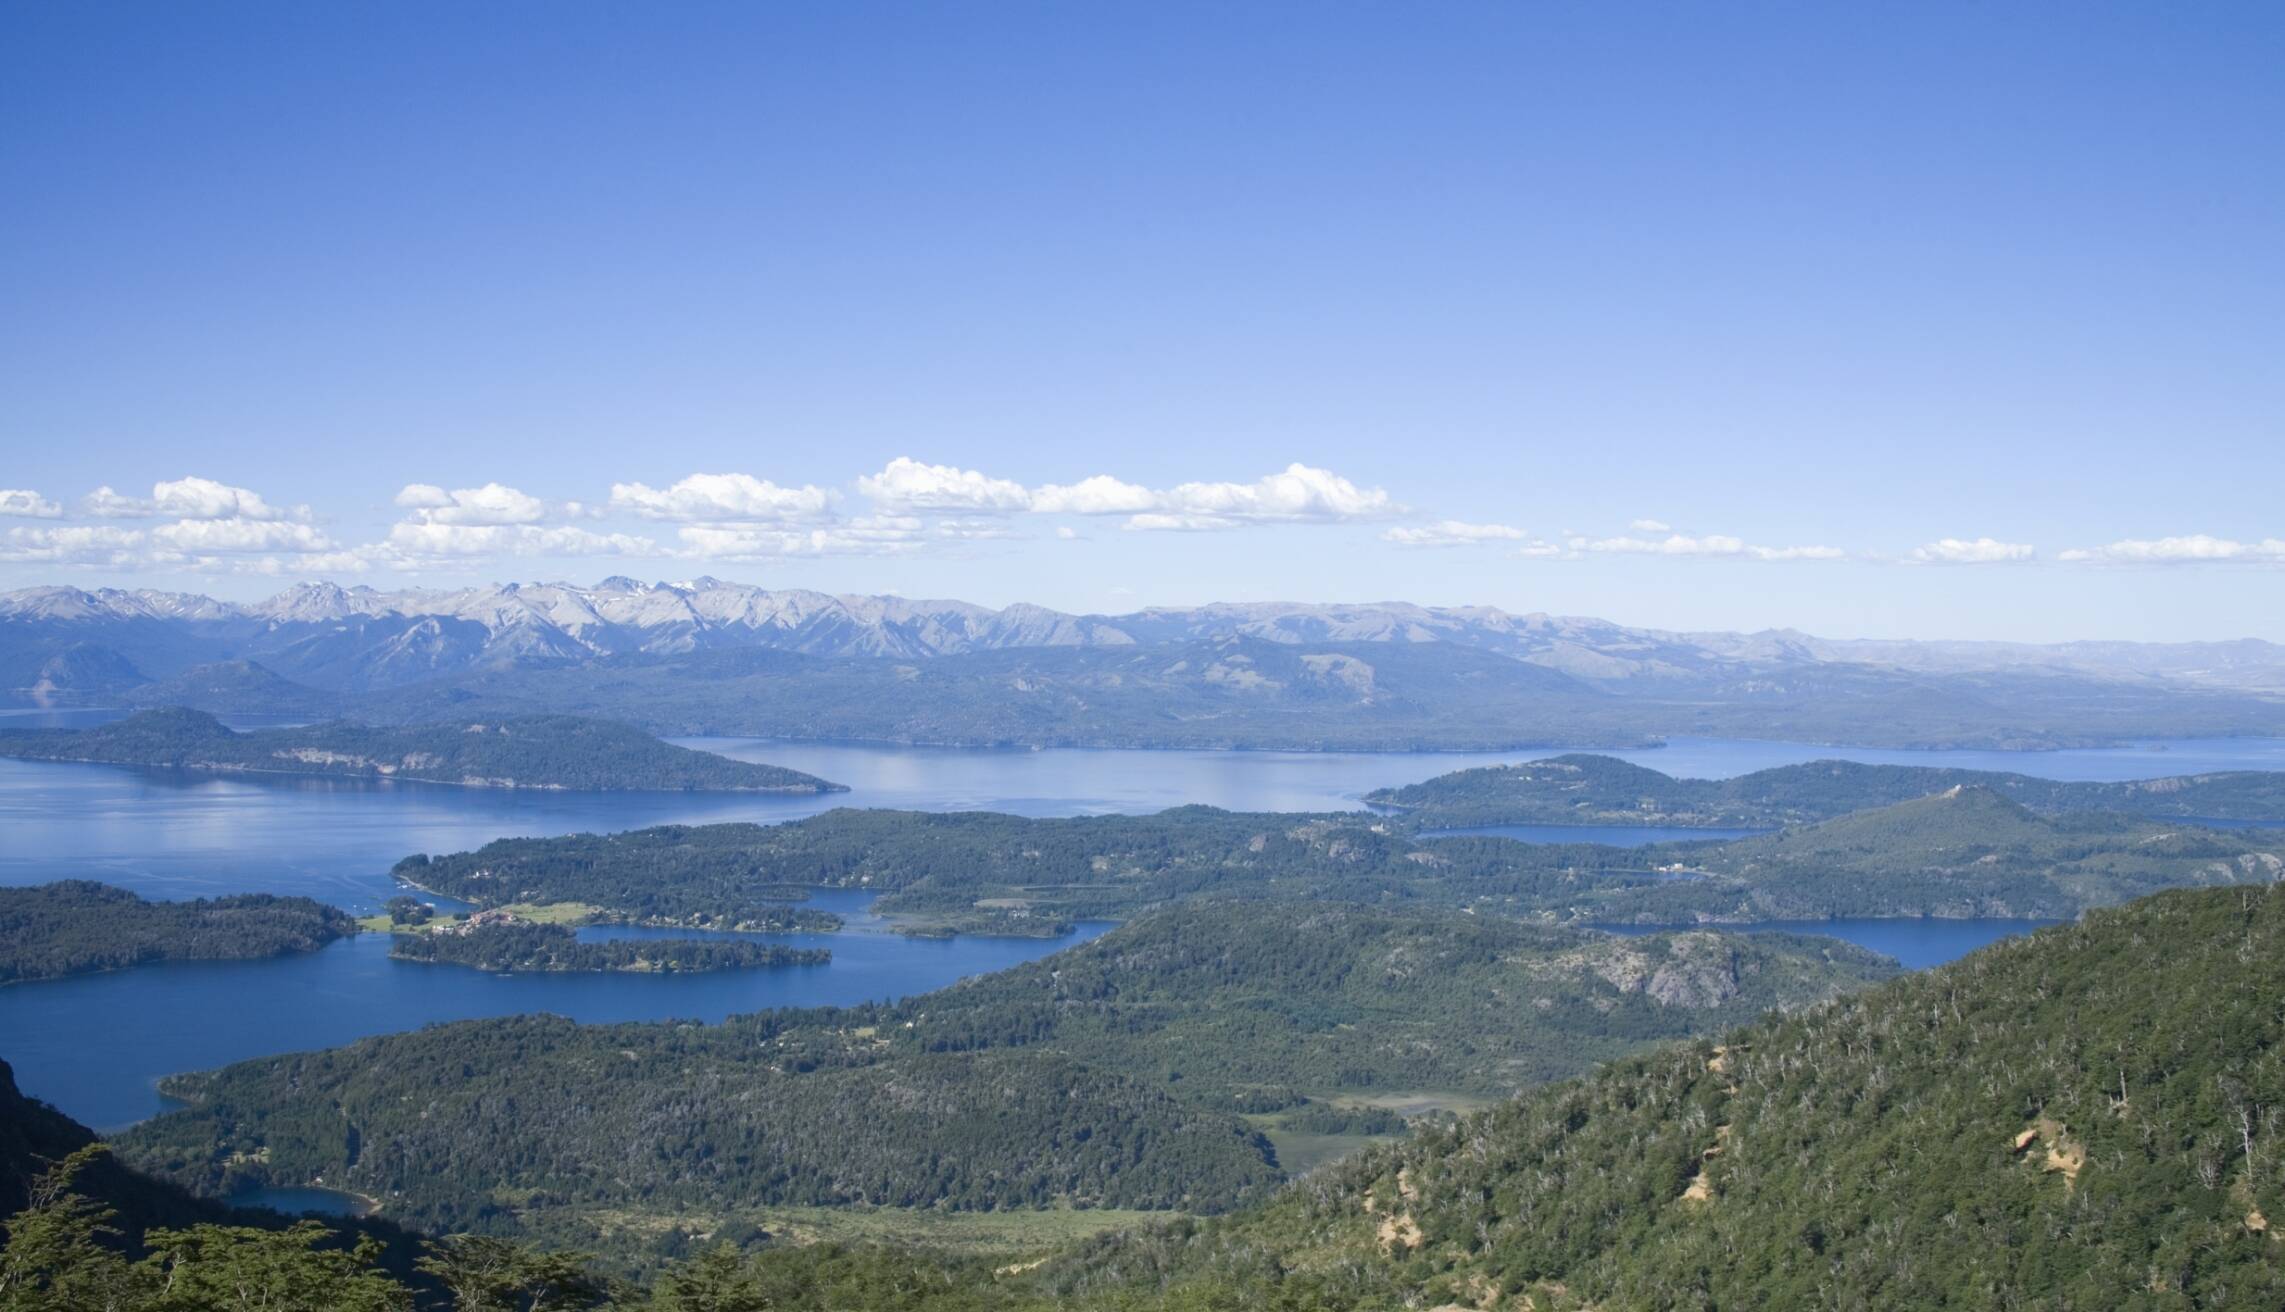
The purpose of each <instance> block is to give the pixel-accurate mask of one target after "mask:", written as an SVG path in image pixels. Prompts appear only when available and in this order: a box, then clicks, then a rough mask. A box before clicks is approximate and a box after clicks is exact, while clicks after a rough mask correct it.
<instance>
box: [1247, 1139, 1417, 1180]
mask: <svg viewBox="0 0 2285 1312" xmlns="http://www.w3.org/2000/svg"><path fill="white" fill-rule="evenodd" d="M1262 1133H1263V1134H1264V1135H1266V1136H1268V1138H1269V1144H1270V1147H1272V1148H1275V1149H1277V1164H1278V1165H1279V1166H1282V1167H1284V1168H1285V1171H1286V1174H1288V1175H1307V1174H1309V1173H1310V1172H1311V1171H1314V1170H1316V1169H1317V1168H1318V1167H1320V1166H1323V1165H1325V1164H1326V1163H1328V1162H1337V1161H1340V1160H1341V1159H1342V1158H1344V1157H1347V1156H1348V1155H1349V1154H1351V1153H1353V1152H1356V1151H1357V1150H1359V1149H1361V1148H1368V1147H1370V1146H1372V1145H1373V1144H1376V1143H1386V1142H1388V1141H1389V1140H1390V1139H1392V1138H1395V1137H1396V1136H1394V1135H1383V1134H1305V1133H1301V1132H1299V1131H1293V1130H1278V1129H1264V1130H1263V1131H1262Z"/></svg>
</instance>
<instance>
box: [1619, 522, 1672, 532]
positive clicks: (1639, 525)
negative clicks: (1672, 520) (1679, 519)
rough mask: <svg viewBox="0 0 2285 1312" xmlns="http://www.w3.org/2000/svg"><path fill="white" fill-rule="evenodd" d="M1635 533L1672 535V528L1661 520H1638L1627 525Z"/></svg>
mask: <svg viewBox="0 0 2285 1312" xmlns="http://www.w3.org/2000/svg"><path fill="white" fill-rule="evenodd" d="M1627 527H1628V528H1631V529H1633V530H1634V531H1635V532H1637V533H1672V532H1673V531H1674V526H1673V525H1672V524H1669V523H1667V522H1666V521H1665V520H1663V519H1638V520H1636V521H1634V522H1633V523H1632V524H1629V525H1627Z"/></svg>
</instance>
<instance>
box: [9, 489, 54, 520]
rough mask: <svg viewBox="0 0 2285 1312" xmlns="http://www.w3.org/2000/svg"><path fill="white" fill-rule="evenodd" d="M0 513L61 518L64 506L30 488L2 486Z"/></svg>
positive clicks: (30, 517) (27, 516) (29, 517)
mask: <svg viewBox="0 0 2285 1312" xmlns="http://www.w3.org/2000/svg"><path fill="white" fill-rule="evenodd" d="M0 515H12V516H16V517H19V518H23V519H61V518H63V507H62V506H59V505H57V504H56V503H55V502H53V501H50V500H48V499H47V498H46V497H43V496H41V495H40V494H39V493H37V492H34V491H31V490H30V489H28V488H13V487H10V488H0Z"/></svg>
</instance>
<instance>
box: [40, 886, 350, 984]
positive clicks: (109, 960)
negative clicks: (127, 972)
mask: <svg viewBox="0 0 2285 1312" xmlns="http://www.w3.org/2000/svg"><path fill="white" fill-rule="evenodd" d="M356 932H357V922H356V921H355V920H354V919H352V918H351V917H350V916H349V915H348V914H347V913H345V912H342V911H339V910H336V909H335V908H333V907H329V906H326V905H324V904H322V903H318V902H312V901H311V900H309V899H308V898H306V897H274V896H271V895H269V894H266V893H247V894H242V895H239V896H235V897H218V898H200V899H199V900H197V901H195V902H147V901H144V900H143V899H142V898H140V897H137V896H136V895H135V894H133V893H130V892H128V891H127V890H125V889H122V888H113V887H111V886H110V885H108V884H98V883H95V882H93V881H90V880H84V879H71V880H62V881H59V882H57V883H53V884H41V885H37V886H35V887H29V888H0V983H6V982H8V981H11V980H29V979H48V978H52V977H54V976H58V975H77V974H81V973H84V972H87V971H93V970H116V969H118V968H120V967H122V966H137V965H143V964H146V963H148V962H154V961H195V960H226V959H245V958H254V957H276V956H283V955H285V954H286V953H289V952H311V951H315V950H316V949H318V948H321V947H324V946H325V945H326V944H328V943H331V942H332V941H334V940H335V939H337V938H341V937H343V936H345V935H349V934H354V933H356Z"/></svg>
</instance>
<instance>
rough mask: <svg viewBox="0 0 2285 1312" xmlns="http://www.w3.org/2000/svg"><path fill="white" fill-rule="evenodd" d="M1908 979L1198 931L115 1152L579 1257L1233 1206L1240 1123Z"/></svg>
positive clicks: (1722, 948) (574, 1051) (380, 1072)
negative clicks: (752, 1229)
mask: <svg viewBox="0 0 2285 1312" xmlns="http://www.w3.org/2000/svg"><path fill="white" fill-rule="evenodd" d="M1893 970H1894V966H1893V963H1889V962H1886V961H1885V960H1884V959H1882V958H1878V957H1874V956H1872V955H1871V954H1868V953H1864V952H1860V951H1857V950H1855V949H1851V948H1848V947H1845V946H1842V945H1838V944H1835V943H1832V942H1830V941H1827V940H1809V939H1785V938H1781V937H1778V936H1770V937H1766V938H1765V937H1760V936H1753V937H1740V936H1729V935H1719V934H1708V933H1689V934H1678V935H1670V936H1658V937H1651V938H1643V939H1628V940H1617V939H1612V938H1609V937H1607V936H1602V935H1596V934H1591V933H1586V932H1580V931H1566V930H1552V929H1544V928H1538V927H1533V926H1528V925H1522V924H1517V923H1514V922H1504V921H1495V920H1490V919H1488V918H1477V917H1469V916H1464V915H1455V914H1449V913H1404V914H1396V913H1389V912H1380V911H1363V910H1356V909H1338V908H1336V909H1324V908H1312V907H1303V906H1295V905H1290V904H1262V905H1259V906H1251V907H1248V908H1247V909H1246V914H1245V915H1243V916H1231V915H1227V914H1221V913H1218V912H1217V911H1215V910H1214V909H1210V908H1197V909H1178V910H1176V911H1174V912H1171V913H1167V914H1163V915H1159V916H1153V917H1149V918H1146V919H1144V920H1141V921H1138V922H1136V923H1134V924H1131V925H1126V926H1122V927H1121V928H1119V929H1117V930H1114V931H1113V932H1112V933H1110V934H1108V935H1105V936H1104V937H1103V938H1101V939H1098V940H1096V941H1095V942H1093V943H1090V944H1087V945H1085V946H1083V947H1080V948H1077V949H1074V950H1072V951H1070V952H1066V953H1061V954H1058V955H1056V956H1053V957H1049V958H1046V959H1043V960H1041V961H1039V962H1035V963H1032V964H1030V965H1027V966H1023V967H1019V968H1017V969H1014V970H1010V971H1005V972H1001V973H999V974H997V975H993V976H988V977H985V978H983V979H979V980H975V981H970V982H967V983H964V984H960V985H955V986H953V987H951V988H948V989H944V990H941V991H939V992H936V993H933V994H928V995H924V996H921V997H918V998H914V999H910V1000H908V1001H906V1002H904V1003H901V1004H898V1005H895V1006H869V1007H856V1008H845V1009H823V1010H811V1011H790V1012H774V1013H765V1014H763V1015H760V1016H754V1017H743V1018H736V1019H733V1020H731V1021H729V1022H728V1023H726V1024H722V1025H714V1026H686V1025H669V1024H645V1025H617V1026H575V1025H571V1024H569V1023H567V1022H561V1021H556V1020H552V1019H530V1018H527V1019H517V1020H501V1021H482V1022H471V1023H467V1024H460V1025H448V1026H437V1027H432V1028H430V1029H426V1030H422V1031H420V1032H418V1033H415V1034H408V1035H396V1036H389V1037H384V1038H376V1039H369V1040H365V1041H363V1042H360V1043H357V1044H354V1045H351V1046H349V1047H346V1048H341V1049H337V1050H334V1051H331V1052H323V1053H315V1054H303V1055H297V1056H289V1057H278V1058H265V1059H261V1060H257V1061H252V1062H244V1063H240V1064H239V1065H236V1066H232V1067H229V1068H227V1069H225V1070H223V1071H220V1072H217V1073H214V1074H210V1075H201V1076H190V1077H184V1078H181V1079H177V1080H173V1081H170V1082H169V1083H168V1085H167V1092H168V1093H169V1094H170V1095H172V1096H174V1097H178V1098H181V1099H183V1100H184V1101H186V1102H187V1103H189V1104H190V1106H189V1108H188V1109H187V1110H184V1111H181V1112H176V1113H172V1114H169V1115H165V1116H161V1117H159V1118H157V1119H156V1120H153V1121H149V1122H145V1123H144V1124H143V1125H140V1126H138V1127H136V1128H135V1129H133V1130H131V1131H129V1132H128V1133H127V1134H126V1135H125V1136H123V1137H122V1139H121V1144H122V1148H123V1151H125V1152H127V1153H128V1154H129V1155H130V1156H131V1157H132V1158H133V1160H135V1161H136V1162H137V1163H139V1164H141V1165H143V1166H145V1167H148V1168H149V1169H152V1170H154V1171H157V1172H158V1173H160V1174H162V1175H163V1176H165V1177H167V1178H169V1179H173V1180H176V1181H179V1182H181V1183H184V1184H186V1185H190V1186H192V1187H195V1188H198V1189H201V1190H204V1191H207V1192H217V1191H226V1190H228V1189H230V1188H232V1187H234V1186H236V1185H239V1184H243V1183H249V1182H255V1181H272V1182H285V1181H297V1180H306V1179H309V1178H312V1177H315V1176H322V1177H323V1178H325V1179H326V1180H328V1181H331V1182H334V1183H336V1184H338V1185H339V1186H341V1187H345V1188H350V1189H354V1190H356V1191H358V1192H360V1193H365V1194H369V1195H372V1196H375V1197H381V1198H385V1199H387V1200H388V1203H389V1208H390V1212H391V1214H392V1215H396V1216H398V1217H400V1218H402V1219H407V1220H410V1221H414V1222H417V1223H419V1224H422V1225H424V1226H441V1227H446V1228H462V1227H484V1228H487V1229H497V1230H503V1231H510V1232H515V1231H523V1232H531V1233H541V1234H546V1235H550V1236H554V1237H560V1238H568V1239H570V1240H573V1241H576V1242H580V1243H583V1244H589V1243H592V1244H614V1245H619V1246H624V1245H625V1244H627V1243H629V1242H631V1240H630V1239H629V1237H628V1236H627V1235H626V1234H624V1233H621V1234H619V1235H617V1236H610V1235H605V1234H604V1233H602V1231H603V1230H604V1229H605V1228H606V1225H607V1223H608V1222H609V1220H610V1218H613V1217H617V1218H620V1219H621V1224H620V1226H619V1229H620V1230H621V1231H625V1230H626V1229H627V1228H628V1227H627V1226H626V1225H625V1224H624V1218H626V1217H628V1216H629V1215H657V1214H660V1213H666V1214H669V1215H676V1216H684V1217H706V1218H711V1219H710V1220H709V1222H708V1225H709V1226H711V1225H713V1224H716V1223H721V1224H731V1223H734V1222H735V1221H737V1220H738V1218H739V1216H740V1212H739V1209H740V1208H741V1207H748V1208H750V1207H754V1206H758V1205H762V1204H801V1205H812V1204H848V1203H865V1204H878V1205H883V1206H894V1207H921V1208H956V1209H987V1210H988V1209H996V1208H1022V1207H1041V1206H1049V1205H1062V1206H1091V1207H1092V1206H1103V1207H1128V1208H1183V1209H1187V1210H1193V1211H1214V1210H1220V1209H1223V1208H1226V1207H1229V1206H1232V1205H1235V1204H1238V1203H1241V1202H1243V1201H1245V1200H1246V1199H1248V1198H1251V1197H1254V1196H1257V1195H1258V1194H1260V1193H1261V1192H1262V1191H1263V1190H1264V1188H1265V1187H1266V1186H1267V1185H1268V1184H1269V1183H1270V1182H1272V1181H1274V1180H1276V1179H1278V1178H1280V1176H1281V1174H1282V1172H1281V1171H1280V1170H1279V1169H1278V1166H1277V1164H1276V1162H1275V1161H1274V1158H1273V1154H1272V1152H1271V1149H1270V1146H1269V1144H1268V1143H1267V1142H1265V1141H1264V1140H1263V1139H1262V1138H1261V1137H1260V1134H1259V1130H1260V1129H1262V1128H1276V1127H1275V1126H1274V1125H1270V1126H1263V1125H1260V1124H1258V1123H1256V1122H1252V1121H1248V1120H1247V1119H1245V1114H1248V1113H1276V1112H1282V1111H1290V1110H1299V1109H1303V1108H1305V1107H1307V1106H1308V1105H1309V1103H1308V1099H1310V1098H1311V1097H1312V1096H1315V1097H1317V1098H1320V1099H1321V1098H1323V1097H1324V1096H1325V1095H1328V1094H1332V1093H1338V1092H1341V1091H1344V1090H1348V1091H1363V1092H1368V1093H1369V1092H1396V1091H1418V1090H1424V1089H1443V1090H1459V1091H1476V1092H1481V1093H1486V1094H1495V1093H1505V1092H1508V1091H1510V1090H1513V1089H1515V1088H1517V1087H1520V1086H1522V1085H1525V1084H1528V1083H1532V1082H1536V1081H1539V1080H1544V1079H1549V1078H1555V1077H1558V1076H1563V1075H1570V1074H1575V1073H1577V1072H1579V1071H1582V1070H1585V1069H1587V1068H1588V1067H1590V1066H1591V1065H1592V1064H1593V1063H1595V1062H1597V1061H1602V1060H1607V1059H1610V1058H1614V1057H1617V1056H1620V1055H1622V1054H1624V1053H1628V1052H1632V1051H1634V1050H1636V1049H1638V1048H1640V1047H1641V1046H1642V1045H1644V1044H1647V1043H1653V1042H1657V1041H1660V1040H1664V1039H1670V1038H1674V1037H1678V1036H1684V1035H1690V1034H1701V1033H1706V1032H1708V1031H1710V1030H1714V1029H1718V1028H1721V1027H1723V1026H1726V1025H1730V1024H1734V1023H1737V1022H1739V1021H1742V1020H1744V1019H1746V1018H1748V1017H1751V1016H1753V1015H1756V1014H1758V1013H1760V1012H1761V1011H1763V1010H1766V1009H1768V1008H1770V1007H1784V1006H1801V1005H1806V1004H1810V1003H1814V1002H1817V1001H1820V1000H1822V999H1825V998H1828V997H1831V996H1833V995H1834V994H1835V993H1837V992H1840V991H1844V990H1847V989H1850V988H1856V987H1861V986H1862V985H1864V984H1865V983H1867V982H1870V981H1874V980H1878V979H1882V978H1885V977H1887V976H1888V975H1889V974H1890V973H1892V972H1893ZM1296 1128H1306V1123H1305V1124H1304V1125H1303V1126H1299V1127H1296ZM1320 1128H1321V1129H1322V1128H1328V1127H1324V1126H1320ZM1387 1128H1389V1127H1388V1126H1387V1124H1386V1121H1385V1118H1384V1119H1383V1120H1382V1121H1380V1122H1379V1123H1378V1124H1376V1125H1367V1126H1361V1127H1351V1126H1346V1125H1344V1126H1342V1127H1338V1129H1336V1132H1339V1130H1346V1129H1365V1130H1371V1129H1381V1130H1385V1129H1387Z"/></svg>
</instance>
